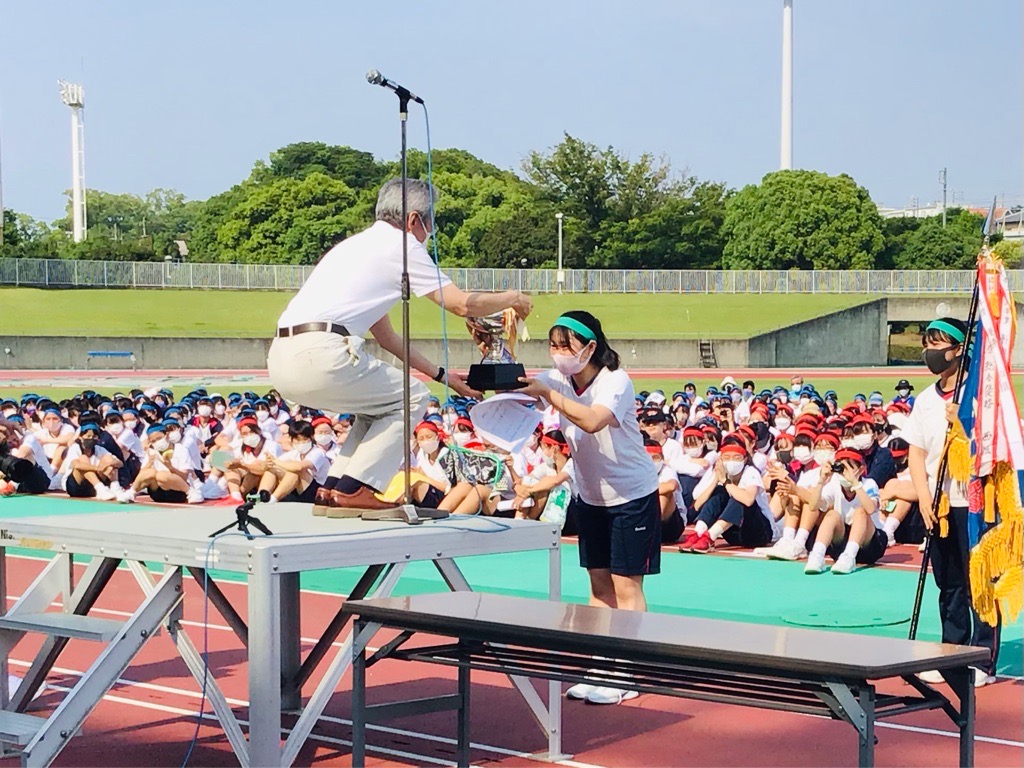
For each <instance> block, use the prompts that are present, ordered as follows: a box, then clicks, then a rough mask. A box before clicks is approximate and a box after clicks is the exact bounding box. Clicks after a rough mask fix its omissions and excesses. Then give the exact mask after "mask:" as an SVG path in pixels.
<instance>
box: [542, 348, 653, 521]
mask: <svg viewBox="0 0 1024 768" xmlns="http://www.w3.org/2000/svg"><path fill="white" fill-rule="evenodd" d="M537 378H538V379H539V380H540V381H543V382H544V383H545V384H547V385H548V386H549V387H551V388H552V389H554V390H557V391H558V392H560V393H561V394H562V395H563V396H564V397H566V398H569V399H570V400H575V401H577V402H579V403H582V404H583V405H585V406H587V407H592V406H595V405H601V406H604V407H605V408H607V409H608V410H609V411H611V412H612V414H613V415H614V416H615V419H616V420H615V421H614V422H612V423H611V424H610V425H608V426H607V427H605V428H604V429H602V430H600V431H599V432H597V433H595V434H593V435H591V434H588V433H586V432H584V431H583V430H582V429H580V428H579V427H577V426H576V425H575V424H573V423H572V422H571V421H569V419H562V422H563V424H564V426H563V428H562V432H563V434H564V435H565V439H566V441H567V442H568V443H569V452H570V454H571V455H572V458H573V462H574V466H575V468H576V489H577V491H578V492H579V496H580V498H581V499H583V501H584V502H585V503H587V504H590V505H592V506H595V507H612V506H616V505H618V504H625V503H626V502H627V501H635V500H637V499H642V498H644V497H646V496H650V495H651V494H652V493H654V492H656V491H657V490H658V473H657V472H655V471H654V464H653V463H652V462H651V457H650V456H649V455H648V453H647V450H646V449H645V448H644V439H643V436H642V435H641V434H640V424H639V423H638V422H637V419H636V393H635V392H634V390H633V382H632V381H631V380H630V378H629V375H628V374H627V373H626V372H625V371H623V370H618V371H609V370H608V369H607V368H602V369H601V371H600V372H599V373H598V374H597V376H596V377H594V380H593V381H592V382H590V386H589V387H587V388H586V389H585V390H584V391H583V392H580V393H578V394H577V392H576V390H575V388H574V387H573V385H572V382H571V381H570V380H569V378H568V377H567V376H563V375H562V374H561V373H559V372H558V371H555V370H551V371H544V372H543V373H541V374H539V375H538V376H537Z"/></svg>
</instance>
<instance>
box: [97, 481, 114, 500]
mask: <svg viewBox="0 0 1024 768" xmlns="http://www.w3.org/2000/svg"><path fill="white" fill-rule="evenodd" d="M96 498H97V499H99V500H100V501H113V500H114V499H116V498H117V496H116V495H115V494H114V492H113V491H112V490H110V488H108V487H107V486H105V485H104V484H103V483H100V484H99V485H97V486H96Z"/></svg>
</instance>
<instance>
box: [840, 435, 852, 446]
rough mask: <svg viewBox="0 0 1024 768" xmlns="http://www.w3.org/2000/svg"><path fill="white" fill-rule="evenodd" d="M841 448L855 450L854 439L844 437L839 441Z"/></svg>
mask: <svg viewBox="0 0 1024 768" xmlns="http://www.w3.org/2000/svg"><path fill="white" fill-rule="evenodd" d="M839 447H840V448H853V438H852V437H844V438H843V439H842V440H840V441H839Z"/></svg>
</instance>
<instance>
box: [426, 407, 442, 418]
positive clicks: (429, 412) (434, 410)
mask: <svg viewBox="0 0 1024 768" xmlns="http://www.w3.org/2000/svg"><path fill="white" fill-rule="evenodd" d="M439 412H440V409H439V408H435V407H434V406H432V405H431V406H429V407H428V408H427V415H428V416H433V415H434V414H435V413H439Z"/></svg>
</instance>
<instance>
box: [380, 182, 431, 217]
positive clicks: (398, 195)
mask: <svg viewBox="0 0 1024 768" xmlns="http://www.w3.org/2000/svg"><path fill="white" fill-rule="evenodd" d="M407 184H408V186H407V192H406V205H407V207H408V212H409V213H418V214H419V215H420V218H422V219H423V220H424V221H427V220H428V219H429V218H430V202H431V195H433V199H434V202H436V201H437V188H436V187H434V186H432V185H430V184H428V183H427V182H425V181H423V179H409V180H408V182H407ZM377 221H386V222H387V223H388V224H392V225H394V226H396V227H398V228H399V229H402V230H404V229H405V222H404V221H402V180H401V179H391V180H389V181H385V182H384V186H382V187H381V188H380V192H378V193H377Z"/></svg>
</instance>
